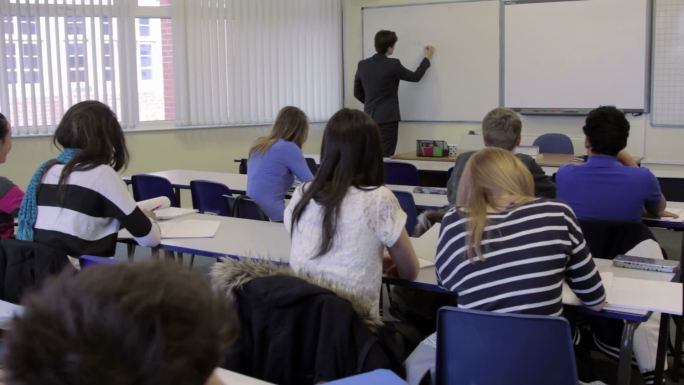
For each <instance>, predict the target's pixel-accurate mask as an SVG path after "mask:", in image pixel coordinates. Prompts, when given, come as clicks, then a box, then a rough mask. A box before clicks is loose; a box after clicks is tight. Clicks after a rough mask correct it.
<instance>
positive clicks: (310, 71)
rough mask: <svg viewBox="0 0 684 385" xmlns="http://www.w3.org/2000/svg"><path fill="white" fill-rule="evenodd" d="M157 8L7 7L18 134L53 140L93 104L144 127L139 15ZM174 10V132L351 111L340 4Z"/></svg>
mask: <svg viewBox="0 0 684 385" xmlns="http://www.w3.org/2000/svg"><path fill="white" fill-rule="evenodd" d="M166 3H168V1H163V2H162V5H163V4H166ZM142 8H145V9H143V11H142V12H141V9H142ZM162 8H164V7H162ZM166 8H168V7H166ZM153 9H154V8H151V7H147V8H146V7H139V6H138V0H4V1H0V22H2V29H1V30H0V31H1V33H2V36H0V54H1V55H2V60H0V79H1V81H0V112H2V113H4V114H5V115H7V116H8V118H9V119H10V121H11V122H12V125H13V127H14V128H13V134H14V135H19V136H21V135H41V134H43V135H44V134H50V133H51V132H53V130H54V128H55V126H56V125H57V124H58V123H59V120H60V118H61V116H62V115H63V113H64V112H65V111H66V109H68V108H69V107H70V106H71V105H73V104H75V103H77V102H79V101H82V100H87V99H96V100H100V101H102V102H104V103H107V104H108V105H110V106H111V107H112V109H113V110H114V111H115V112H116V113H117V115H118V117H119V120H120V121H121V123H122V126H124V128H127V129H133V128H136V127H138V126H139V121H140V119H139V109H141V108H144V102H142V101H143V99H140V100H139V95H138V89H139V87H138V82H139V81H140V76H139V75H140V74H139V72H140V68H138V66H139V64H140V60H139V57H138V56H139V55H142V51H140V53H138V49H139V48H140V47H138V45H139V44H138V42H136V17H138V18H140V17H142V16H141V15H142V14H145V13H146V12H147V14H146V16H147V17H149V13H150V12H152V13H153V12H155V11H154V10H153ZM151 10H152V11H151ZM170 10H171V11H170V12H167V13H163V12H162V13H161V15H162V16H160V17H163V18H165V19H164V20H168V19H166V18H168V17H169V15H170V20H171V23H172V29H173V71H172V74H171V76H172V82H173V87H172V91H171V94H172V95H173V94H174V93H175V103H174V106H175V111H174V113H173V114H167V119H168V116H171V117H172V118H175V120H173V121H169V122H167V123H166V125H167V126H169V125H171V126H178V127H187V126H222V125H237V124H262V123H269V122H272V121H273V119H274V117H275V115H276V114H277V112H278V110H279V109H280V108H281V107H283V106H285V105H295V106H298V107H300V108H301V109H303V110H304V111H305V112H306V113H307V114H308V116H309V118H310V119H311V120H312V121H323V120H326V119H327V118H328V117H329V116H330V115H332V114H333V113H334V112H335V111H336V110H337V109H338V108H340V107H341V105H342V97H341V89H342V83H341V82H342V59H341V56H342V42H341V40H342V37H341V3H340V0H287V1H282V0H173V1H171V5H170ZM153 17H154V16H153ZM139 101H140V102H142V103H139ZM140 104H143V106H142V107H139V105H140Z"/></svg>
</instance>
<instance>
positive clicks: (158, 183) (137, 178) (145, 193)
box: [131, 174, 180, 207]
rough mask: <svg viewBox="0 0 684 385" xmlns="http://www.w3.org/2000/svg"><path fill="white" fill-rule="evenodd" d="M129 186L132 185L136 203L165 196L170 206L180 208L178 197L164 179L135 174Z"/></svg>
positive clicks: (169, 183)
mask: <svg viewBox="0 0 684 385" xmlns="http://www.w3.org/2000/svg"><path fill="white" fill-rule="evenodd" d="M131 184H132V185H133V199H135V201H136V202H140V201H144V200H145V199H152V198H156V197H161V196H165V197H167V198H169V200H170V201H171V206H173V207H180V202H178V197H177V196H176V193H175V192H174V191H173V186H171V182H169V181H168V179H166V178H162V177H160V176H156V175H147V174H137V175H133V176H132V177H131Z"/></svg>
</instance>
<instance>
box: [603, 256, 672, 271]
mask: <svg viewBox="0 0 684 385" xmlns="http://www.w3.org/2000/svg"><path fill="white" fill-rule="evenodd" d="M613 265H615V266H617V267H625V268H628V269H639V270H649V271H658V272H661V273H673V272H674V271H675V269H677V267H679V261H670V260H667V259H655V258H646V257H636V256H633V255H618V256H616V257H615V259H613Z"/></svg>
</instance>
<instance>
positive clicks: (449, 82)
mask: <svg viewBox="0 0 684 385" xmlns="http://www.w3.org/2000/svg"><path fill="white" fill-rule="evenodd" d="M381 29H389V30H391V31H395V32H396V33H397V36H398V37H399V41H398V42H397V45H396V46H395V53H394V55H393V57H396V58H398V59H399V60H401V62H402V64H403V65H404V66H405V67H406V68H409V69H411V70H414V69H415V68H416V67H417V66H418V64H419V63H420V60H421V59H422V57H423V47H424V46H425V45H428V44H430V45H433V46H435V48H436V53H435V56H434V58H433V61H432V66H431V67H430V68H429V69H428V71H427V73H426V74H425V77H424V78H423V80H421V81H420V82H419V83H408V82H401V84H400V86H399V105H400V108H401V115H402V119H403V120H413V121H481V120H482V118H483V117H484V115H485V114H486V113H487V111H489V110H490V109H492V108H494V107H496V106H498V105H499V72H500V70H499V2H498V0H488V1H473V2H453V3H433V4H417V5H405V6H388V7H374V8H364V9H363V47H364V48H363V51H364V52H363V53H364V57H369V56H372V55H373V54H374V53H375V48H374V46H373V38H374V36H375V33H376V32H377V31H379V30H381Z"/></svg>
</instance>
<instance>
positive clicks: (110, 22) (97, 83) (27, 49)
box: [0, 0, 132, 135]
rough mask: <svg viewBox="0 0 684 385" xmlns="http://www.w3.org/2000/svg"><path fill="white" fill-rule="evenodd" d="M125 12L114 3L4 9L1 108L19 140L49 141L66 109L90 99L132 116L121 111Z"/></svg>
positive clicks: (58, 2)
mask: <svg viewBox="0 0 684 385" xmlns="http://www.w3.org/2000/svg"><path fill="white" fill-rule="evenodd" d="M74 5H77V6H74ZM126 11H127V9H126V7H123V6H122V4H121V3H119V4H115V3H114V0H81V1H79V2H78V3H76V2H75V1H74V0H71V1H66V0H53V1H52V2H48V1H45V0H43V1H36V0H32V1H29V0H23V1H21V0H15V1H3V2H1V3H0V15H3V16H2V19H1V20H0V21H1V22H2V33H3V36H2V38H0V52H2V53H3V59H4V60H1V61H0V74H2V82H1V83H0V84H2V87H0V108H1V109H2V112H3V113H5V114H6V115H8V118H9V119H10V121H11V122H12V125H13V127H14V129H13V131H14V134H15V135H35V134H48V133H50V132H51V131H52V130H53V129H54V127H55V126H56V125H57V123H59V120H60V119H61V116H62V115H63V113H64V112H65V111H66V109H68V108H69V107H70V106H71V105H72V104H74V103H76V102H78V101H81V100H86V99H97V100H101V101H102V102H104V103H107V104H109V105H110V106H111V107H112V108H113V109H114V110H115V111H117V112H118V113H119V116H121V117H127V116H130V115H131V114H129V113H128V109H127V108H126V106H125V105H121V104H120V103H119V100H121V99H122V98H120V97H119V95H120V94H121V93H122V92H125V90H122V88H121V84H122V75H125V74H122V73H120V72H119V71H120V66H119V61H120V59H119V58H120V52H119V50H120V48H121V47H120V39H119V38H118V37H117V34H118V31H119V24H120V21H122V20H123V19H125V16H126ZM123 123H124V125H127V123H132V121H130V120H124V121H123Z"/></svg>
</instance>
